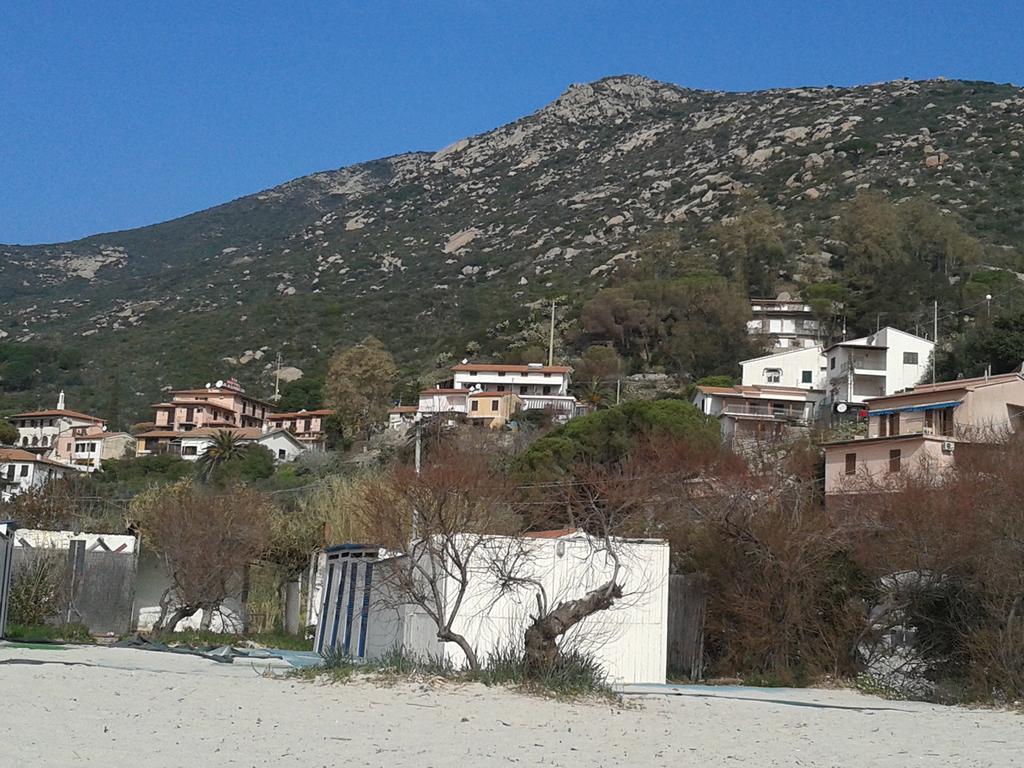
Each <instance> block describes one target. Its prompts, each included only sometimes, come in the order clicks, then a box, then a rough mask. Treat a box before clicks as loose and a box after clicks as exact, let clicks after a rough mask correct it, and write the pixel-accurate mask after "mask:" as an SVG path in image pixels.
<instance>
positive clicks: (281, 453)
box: [277, 448, 288, 461]
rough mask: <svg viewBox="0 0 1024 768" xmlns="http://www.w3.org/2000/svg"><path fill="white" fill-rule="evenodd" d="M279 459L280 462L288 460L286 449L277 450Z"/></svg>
mask: <svg viewBox="0 0 1024 768" xmlns="http://www.w3.org/2000/svg"><path fill="white" fill-rule="evenodd" d="M277 458H278V461H284V460H285V459H286V458H288V454H287V452H286V451H285V449H284V448H278V449H277Z"/></svg>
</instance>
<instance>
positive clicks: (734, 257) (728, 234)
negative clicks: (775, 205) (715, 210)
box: [710, 207, 787, 298]
mask: <svg viewBox="0 0 1024 768" xmlns="http://www.w3.org/2000/svg"><path fill="white" fill-rule="evenodd" d="M783 231H784V230H783V224H782V222H781V221H780V220H779V218H778V216H776V215H775V214H774V213H773V212H772V211H771V210H770V209H769V208H766V207H759V208H755V209H754V210H751V211H747V212H746V213H743V214H740V215H739V216H737V217H735V218H733V219H730V220H728V221H727V222H722V223H721V224H717V225H715V226H714V227H712V229H711V233H710V234H711V235H712V237H714V238H715V239H716V240H717V241H718V251H719V254H718V255H719V269H720V270H721V272H722V274H723V275H725V276H726V277H728V278H729V279H731V280H733V281H735V282H736V283H738V284H739V285H742V286H744V287H745V288H746V289H747V292H748V293H749V294H750V295H751V296H759V297H767V298H772V297H774V296H775V284H776V282H777V281H778V276H779V270H780V269H782V268H783V267H784V266H785V265H786V256H787V254H786V245H785V243H784V242H783V240H782V232H783Z"/></svg>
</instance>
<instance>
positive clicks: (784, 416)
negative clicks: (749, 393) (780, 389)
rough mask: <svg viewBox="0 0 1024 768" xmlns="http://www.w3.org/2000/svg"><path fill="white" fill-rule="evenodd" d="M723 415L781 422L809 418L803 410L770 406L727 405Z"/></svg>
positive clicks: (723, 409)
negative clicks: (753, 417) (762, 418)
mask: <svg viewBox="0 0 1024 768" xmlns="http://www.w3.org/2000/svg"><path fill="white" fill-rule="evenodd" d="M722 413H724V414H726V415H727V416H759V417H764V418H770V419H779V420H780V421H806V420H807V418H808V417H807V412H806V411H805V410H804V409H803V408H787V407H782V408H777V407H772V406H770V405H738V404H731V405H730V404H726V405H725V406H724V407H723V408H722Z"/></svg>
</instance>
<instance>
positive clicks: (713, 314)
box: [582, 274, 751, 377]
mask: <svg viewBox="0 0 1024 768" xmlns="http://www.w3.org/2000/svg"><path fill="white" fill-rule="evenodd" d="M749 316H750V306H749V303H748V302H747V299H746V297H745V296H744V295H743V294H742V293H741V292H740V291H738V290H737V289H736V288H735V287H734V286H732V285H730V284H729V283H728V282H727V281H726V280H725V279H724V278H722V277H719V276H717V275H707V274H705V275H689V276H686V277H681V278H677V279H675V280H659V281H639V282H625V283H623V284H621V285H618V286H615V287H613V288H607V289H605V290H602V291H599V292H598V293H597V295H596V296H594V298H593V299H591V300H590V301H588V302H587V303H586V304H585V305H584V307H583V316H582V322H583V328H584V330H585V331H586V333H587V334H589V335H590V337H591V338H592V339H593V340H595V341H603V340H607V341H611V342H612V343H613V344H614V346H615V349H616V350H618V351H619V352H620V353H621V354H622V355H623V356H625V357H629V358H632V359H633V360H635V361H637V362H638V363H639V364H640V365H642V366H643V367H645V368H646V367H650V366H652V365H661V366H664V368H665V369H667V370H669V371H671V372H673V373H682V374H687V375H690V376H693V377H699V376H704V375H707V374H711V373H726V372H729V371H731V370H732V369H734V368H735V365H736V361H737V360H742V359H743V358H744V357H745V356H747V355H748V354H749V353H750V352H751V347H750V339H749V337H748V335H747V328H746V321H747V319H748V318H749Z"/></svg>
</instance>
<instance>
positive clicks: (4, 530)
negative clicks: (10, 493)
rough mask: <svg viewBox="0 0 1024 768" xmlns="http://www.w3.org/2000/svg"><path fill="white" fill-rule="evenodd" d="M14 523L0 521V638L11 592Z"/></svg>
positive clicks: (5, 620)
mask: <svg viewBox="0 0 1024 768" xmlns="http://www.w3.org/2000/svg"><path fill="white" fill-rule="evenodd" d="M13 534H14V523H0V639H3V637H4V631H5V630H6V628H7V599H8V597H9V596H10V593H11V567H12V566H13V564H14V536H13Z"/></svg>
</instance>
